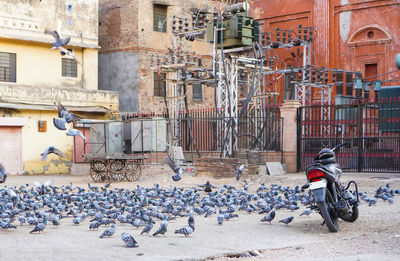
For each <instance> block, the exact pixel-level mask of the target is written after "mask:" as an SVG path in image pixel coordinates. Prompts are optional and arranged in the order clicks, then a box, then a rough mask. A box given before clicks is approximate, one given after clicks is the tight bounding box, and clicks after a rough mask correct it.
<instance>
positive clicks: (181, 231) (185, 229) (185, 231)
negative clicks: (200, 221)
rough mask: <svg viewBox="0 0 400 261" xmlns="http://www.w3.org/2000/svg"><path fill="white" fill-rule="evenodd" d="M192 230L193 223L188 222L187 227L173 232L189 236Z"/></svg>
mask: <svg viewBox="0 0 400 261" xmlns="http://www.w3.org/2000/svg"><path fill="white" fill-rule="evenodd" d="M193 232H194V223H190V224H189V226H188V227H183V228H181V229H178V230H175V234H183V235H185V237H187V236H189V235H190V234H192V233H193Z"/></svg>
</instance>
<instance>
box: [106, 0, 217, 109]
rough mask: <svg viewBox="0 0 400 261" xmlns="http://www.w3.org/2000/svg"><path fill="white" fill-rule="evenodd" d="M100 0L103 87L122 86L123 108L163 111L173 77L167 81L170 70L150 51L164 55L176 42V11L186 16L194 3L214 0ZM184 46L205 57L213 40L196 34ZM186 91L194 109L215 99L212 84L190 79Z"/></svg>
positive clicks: (200, 5)
mask: <svg viewBox="0 0 400 261" xmlns="http://www.w3.org/2000/svg"><path fill="white" fill-rule="evenodd" d="M99 3H100V7H99V19H100V20H99V45H100V47H101V49H100V51H99V89H102V90H113V91H118V93H119V104H120V111H121V112H135V113H137V112H140V113H149V112H156V113H160V112H163V111H164V110H165V103H164V99H163V94H164V90H163V89H164V88H167V92H168V91H169V90H171V88H172V84H173V83H172V82H170V81H168V80H167V81H166V85H165V83H164V82H165V81H164V79H162V77H164V78H165V77H166V78H168V77H169V76H164V75H162V74H161V75H160V74H159V73H158V72H157V68H154V66H153V64H152V63H151V60H152V57H157V56H158V57H162V56H164V55H165V53H166V52H167V51H168V49H169V48H172V46H173V45H174V37H173V34H172V29H171V23H172V18H173V16H174V15H176V16H179V17H188V14H189V11H190V9H191V8H198V9H200V8H207V7H210V3H211V1H209V0H198V1H194V0H189V1H178V0H158V1H152V0H131V1H127V0H100V1H99ZM212 7H213V6H212ZM204 38H205V37H204ZM182 51H183V52H193V51H194V52H196V55H197V56H198V57H202V58H204V59H205V60H206V59H210V58H211V54H212V45H211V44H209V43H207V42H206V40H205V39H199V38H196V39H195V40H194V41H192V42H190V41H185V43H184V46H182ZM154 59H157V58H154ZM160 76H161V77H160ZM160 78H161V79H160ZM187 95H188V100H189V108H190V109H199V108H208V107H212V106H213V105H214V102H213V95H214V90H213V89H212V88H207V87H206V86H202V85H200V86H199V85H196V86H195V87H194V88H193V86H192V85H188V91H187ZM167 96H170V95H169V94H168V93H167Z"/></svg>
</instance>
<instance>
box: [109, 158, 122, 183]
mask: <svg viewBox="0 0 400 261" xmlns="http://www.w3.org/2000/svg"><path fill="white" fill-rule="evenodd" d="M124 167H125V161H123V160H114V161H113V162H112V163H111V165H110V175H111V178H112V179H113V180H114V181H121V180H123V179H124V177H125V173H124V171H123V169H124Z"/></svg>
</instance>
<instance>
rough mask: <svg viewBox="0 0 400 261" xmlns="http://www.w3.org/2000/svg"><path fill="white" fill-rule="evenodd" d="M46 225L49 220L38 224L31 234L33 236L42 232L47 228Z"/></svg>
mask: <svg viewBox="0 0 400 261" xmlns="http://www.w3.org/2000/svg"><path fill="white" fill-rule="evenodd" d="M46 225H47V220H46V219H43V222H42V223H39V224H37V225H36V226H35V228H34V229H33V230H32V231H31V232H29V233H30V234H32V233H33V232H39V233H40V232H42V231H43V230H44V229H45V228H46Z"/></svg>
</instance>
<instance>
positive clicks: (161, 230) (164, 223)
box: [153, 218, 168, 236]
mask: <svg viewBox="0 0 400 261" xmlns="http://www.w3.org/2000/svg"><path fill="white" fill-rule="evenodd" d="M167 226H168V221H167V220H166V219H165V218H164V220H163V221H161V224H160V227H159V228H158V229H157V231H156V232H154V234H153V236H157V235H159V234H163V235H164V236H165V233H166V232H167Z"/></svg>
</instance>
